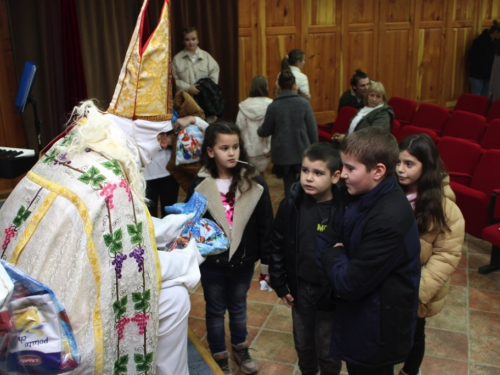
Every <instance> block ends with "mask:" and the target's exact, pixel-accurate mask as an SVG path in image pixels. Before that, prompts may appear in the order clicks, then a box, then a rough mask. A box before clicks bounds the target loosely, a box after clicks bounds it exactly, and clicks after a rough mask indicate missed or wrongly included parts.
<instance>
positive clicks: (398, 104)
mask: <svg viewBox="0 0 500 375" xmlns="http://www.w3.org/2000/svg"><path fill="white" fill-rule="evenodd" d="M387 104H388V105H390V106H391V107H392V109H393V110H394V114H395V115H396V120H399V122H400V123H401V124H402V125H406V124H411V122H412V120H413V116H414V115H415V111H416V110H417V105H418V103H417V102H416V101H415V100H411V99H406V98H402V97H400V96H393V97H392V98H390V99H389V101H388V102H387Z"/></svg>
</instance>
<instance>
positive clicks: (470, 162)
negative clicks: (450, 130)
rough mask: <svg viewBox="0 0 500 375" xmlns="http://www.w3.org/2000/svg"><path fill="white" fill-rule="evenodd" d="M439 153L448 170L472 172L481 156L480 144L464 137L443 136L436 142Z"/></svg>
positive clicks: (470, 175)
mask: <svg viewBox="0 0 500 375" xmlns="http://www.w3.org/2000/svg"><path fill="white" fill-rule="evenodd" d="M437 148H438V150H439V154H440V155H441V159H442V160H443V162H444V165H445V167H446V169H447V170H448V172H450V173H451V172H458V173H465V174H467V175H468V176H469V178H470V177H472V175H473V174H474V171H475V169H476V166H477V163H478V162H479V159H480V158H481V146H479V144H477V143H473V142H470V141H467V140H465V139H460V138H453V137H443V138H441V139H440V140H439V142H438V144H437Z"/></svg>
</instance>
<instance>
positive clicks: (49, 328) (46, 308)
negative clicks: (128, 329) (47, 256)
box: [0, 261, 80, 374]
mask: <svg viewBox="0 0 500 375" xmlns="http://www.w3.org/2000/svg"><path fill="white" fill-rule="evenodd" d="M0 262H1V264H2V265H3V267H4V268H5V270H6V272H7V274H8V275H9V277H10V278H11V280H12V282H13V283H14V292H13V294H12V297H11V298H10V300H9V302H8V303H7V305H6V309H5V308H4V309H3V310H2V311H0V335H2V334H3V336H0V372H1V373H13V374H17V373H19V374H62V373H65V372H69V371H72V370H74V369H75V368H77V367H78V363H79V360H80V358H79V354H78V351H77V346H76V340H75V337H74V335H73V330H72V328H71V324H70V322H69V318H68V316H67V314H66V311H65V310H64V307H63V305H62V304H61V302H60V301H59V299H58V298H57V297H56V295H55V294H54V293H53V292H52V290H51V289H50V288H49V287H47V286H46V285H44V284H42V283H40V282H39V281H37V280H35V279H33V278H31V277H29V276H27V275H25V274H24V273H22V272H21V271H19V270H18V269H16V268H15V267H13V266H12V265H10V264H8V263H6V262H4V261H0Z"/></svg>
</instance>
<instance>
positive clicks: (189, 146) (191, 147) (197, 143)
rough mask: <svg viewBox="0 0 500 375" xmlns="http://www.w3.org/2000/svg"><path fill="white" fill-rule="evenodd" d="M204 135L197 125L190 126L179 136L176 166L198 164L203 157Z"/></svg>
mask: <svg viewBox="0 0 500 375" xmlns="http://www.w3.org/2000/svg"><path fill="white" fill-rule="evenodd" d="M202 143H203V133H202V132H201V130H200V129H199V128H198V127H197V126H196V125H189V126H187V127H186V128H184V129H182V130H181V131H180V132H179V134H178V135H177V145H176V156H175V165H179V164H190V163H196V162H197V161H199V160H200V157H201V144H202Z"/></svg>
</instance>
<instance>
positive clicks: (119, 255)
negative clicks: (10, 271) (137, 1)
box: [0, 0, 203, 375]
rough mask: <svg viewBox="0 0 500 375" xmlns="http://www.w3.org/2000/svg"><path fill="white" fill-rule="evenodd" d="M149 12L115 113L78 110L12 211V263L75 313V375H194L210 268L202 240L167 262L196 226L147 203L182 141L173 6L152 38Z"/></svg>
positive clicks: (3, 230) (5, 239) (0, 240)
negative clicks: (170, 145) (190, 322)
mask: <svg viewBox="0 0 500 375" xmlns="http://www.w3.org/2000/svg"><path fill="white" fill-rule="evenodd" d="M147 4H148V1H147V0H146V1H144V4H143V6H142V9H141V12H140V15H139V18H138V22H137V25H136V28H135V31H134V34H133V36H132V40H131V43H130V45H129V48H128V51H127V55H126V58H125V62H124V65H123V67H122V71H121V73H120V77H119V80H118V85H117V87H116V90H115V94H114V96H113V100H112V101H111V104H110V107H109V108H108V110H107V112H104V113H103V112H99V111H98V109H97V108H96V107H95V106H94V105H93V104H92V103H91V102H84V103H83V104H82V105H81V106H80V107H78V108H76V109H75V111H74V113H73V122H72V126H71V127H69V128H68V129H67V130H66V131H65V132H64V133H63V134H61V135H60V136H59V137H58V138H56V139H55V140H54V141H53V142H52V143H51V144H50V145H49V146H47V147H46V149H45V150H43V151H42V153H41V156H40V160H39V161H38V163H37V164H36V165H35V166H34V167H33V168H32V170H31V171H30V172H28V174H27V175H26V177H25V178H23V179H22V180H21V181H20V182H19V184H18V185H17V186H16V188H15V189H14V190H13V192H12V193H11V194H10V196H9V198H8V199H7V201H6V202H5V204H4V205H3V206H2V208H1V209H0V244H1V245H2V248H1V249H0V257H1V258H2V259H4V260H6V261H8V262H9V263H11V264H13V265H15V266H16V267H18V268H19V269H20V270H21V271H23V272H25V273H27V274H28V275H30V276H31V277H33V278H35V279H37V280H39V281H40V282H42V283H44V284H46V285H47V286H49V287H50V288H51V289H52V290H53V291H54V293H55V294H56V295H57V296H58V297H59V299H60V300H61V301H62V303H63V304H64V306H65V309H66V312H67V314H68V316H69V319H70V320H71V324H72V327H73V330H74V333H75V338H76V341H77V345H78V351H79V353H80V356H81V362H80V366H79V367H78V368H77V369H76V370H74V371H73V372H72V374H148V375H152V374H153V375H154V374H155V373H156V374H160V375H188V374H189V370H188V365H187V315H188V312H189V308H190V301H189V295H188V292H187V288H192V287H194V286H195V285H196V284H197V283H198V281H199V279H200V271H199V263H201V262H202V261H203V257H201V255H200V253H199V252H198V249H197V247H196V243H195V242H194V240H192V241H191V242H190V243H189V245H188V246H187V247H186V248H185V249H183V250H173V251H171V252H166V251H158V250H157V248H163V247H165V246H166V245H168V244H169V243H171V242H173V241H174V240H175V239H176V237H177V235H178V234H179V232H180V228H181V226H182V225H183V224H184V222H185V221H186V220H188V219H189V218H190V215H168V216H167V217H165V218H164V219H158V220H155V221H153V219H152V218H151V216H150V215H149V213H148V209H147V207H146V204H145V203H146V198H145V186H146V183H145V180H144V177H143V174H142V171H143V169H144V167H145V166H146V165H148V164H149V163H150V162H151V161H152V159H153V158H154V157H155V155H156V153H157V152H158V151H159V150H160V149H161V147H162V146H163V147H164V146H165V145H160V144H159V143H158V139H157V136H158V134H160V133H164V132H168V131H170V130H172V123H171V119H172V106H171V103H172V96H171V85H170V82H169V77H168V75H169V70H170V69H169V64H170V58H169V56H170V53H171V51H170V43H169V40H170V30H169V27H170V25H169V1H168V0H165V2H164V5H163V10H162V13H161V18H160V21H159V23H158V26H157V27H156V29H155V30H154V32H153V33H151V34H150V35H143V32H144V30H146V29H147V28H143V27H142V25H143V23H144V22H145V19H146V18H147V17H146V18H145V14H146V13H147V9H146V8H147ZM166 41H167V42H166ZM143 43H145V44H144V45H143ZM199 120H200V119H197V118H194V117H191V116H190V117H188V118H181V119H178V120H177V122H176V124H175V125H176V126H181V127H185V126H187V125H189V123H191V122H193V121H194V122H196V121H199ZM153 223H154V224H153Z"/></svg>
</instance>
